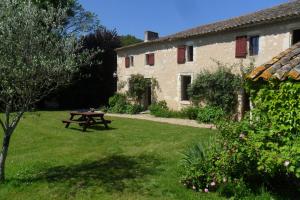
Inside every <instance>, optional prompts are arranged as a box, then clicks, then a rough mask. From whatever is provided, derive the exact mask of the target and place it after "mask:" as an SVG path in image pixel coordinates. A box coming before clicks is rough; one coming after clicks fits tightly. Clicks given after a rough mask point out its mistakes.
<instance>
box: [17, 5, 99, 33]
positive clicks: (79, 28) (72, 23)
mask: <svg viewBox="0 0 300 200" xmlns="http://www.w3.org/2000/svg"><path fill="white" fill-rule="evenodd" d="M27 1H28V0H19V2H27ZM31 1H32V2H33V3H34V4H35V5H37V6H38V7H39V8H41V9H43V10H47V8H48V7H49V6H50V7H52V8H53V7H54V8H64V9H67V11H66V13H67V17H66V18H65V21H64V23H63V24H64V27H65V29H66V30H67V33H76V34H81V33H87V32H91V31H93V30H95V29H96V28H97V27H98V23H99V22H98V20H97V18H96V15H95V14H93V13H91V12H89V11H86V10H85V9H84V8H83V7H82V5H81V4H80V3H78V0H31Z"/></svg>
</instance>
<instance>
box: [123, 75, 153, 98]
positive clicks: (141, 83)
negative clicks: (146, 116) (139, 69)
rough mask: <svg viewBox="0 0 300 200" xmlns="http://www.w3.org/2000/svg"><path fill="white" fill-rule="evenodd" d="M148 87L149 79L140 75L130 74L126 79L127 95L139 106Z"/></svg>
mask: <svg viewBox="0 0 300 200" xmlns="http://www.w3.org/2000/svg"><path fill="white" fill-rule="evenodd" d="M150 85H151V79H147V78H145V77H144V76H143V75H141V74H132V75H131V76H130V78H129V79H128V86H129V88H128V95H129V96H130V97H131V98H133V99H134V100H135V101H136V103H139V104H140V103H141V101H142V99H143V97H144V95H145V94H146V92H147V88H148V87H149V86H150Z"/></svg>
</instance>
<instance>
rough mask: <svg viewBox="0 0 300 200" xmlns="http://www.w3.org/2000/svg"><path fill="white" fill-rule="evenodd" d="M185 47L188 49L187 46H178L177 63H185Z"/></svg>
mask: <svg viewBox="0 0 300 200" xmlns="http://www.w3.org/2000/svg"><path fill="white" fill-rule="evenodd" d="M185 49H186V46H180V47H177V63H178V64H184V63H185Z"/></svg>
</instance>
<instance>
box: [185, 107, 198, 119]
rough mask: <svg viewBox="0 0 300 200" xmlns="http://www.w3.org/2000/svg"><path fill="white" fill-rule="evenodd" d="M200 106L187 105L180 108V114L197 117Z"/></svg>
mask: <svg viewBox="0 0 300 200" xmlns="http://www.w3.org/2000/svg"><path fill="white" fill-rule="evenodd" d="M199 110H200V108H199V107H197V106H188V107H185V108H183V109H182V110H181V113H182V116H184V117H185V118H188V119H193V120H195V119H197V116H198V113H199Z"/></svg>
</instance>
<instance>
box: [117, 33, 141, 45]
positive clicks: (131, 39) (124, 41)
mask: <svg viewBox="0 0 300 200" xmlns="http://www.w3.org/2000/svg"><path fill="white" fill-rule="evenodd" d="M120 40H121V45H122V46H128V45H132V44H136V43H140V42H143V40H141V39H139V38H136V37H135V36H133V35H123V36H120Z"/></svg>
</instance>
